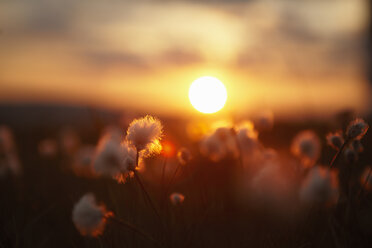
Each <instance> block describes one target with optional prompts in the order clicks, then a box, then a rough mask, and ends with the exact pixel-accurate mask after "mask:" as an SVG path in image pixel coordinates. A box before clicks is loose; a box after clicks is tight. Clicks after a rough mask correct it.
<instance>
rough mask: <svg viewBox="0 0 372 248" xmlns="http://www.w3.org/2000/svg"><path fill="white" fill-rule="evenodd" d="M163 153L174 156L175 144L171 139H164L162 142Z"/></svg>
mask: <svg viewBox="0 0 372 248" xmlns="http://www.w3.org/2000/svg"><path fill="white" fill-rule="evenodd" d="M162 147H163V154H164V156H165V157H172V156H173V155H174V151H175V149H174V145H173V144H172V143H171V142H169V141H164V142H163V143H162Z"/></svg>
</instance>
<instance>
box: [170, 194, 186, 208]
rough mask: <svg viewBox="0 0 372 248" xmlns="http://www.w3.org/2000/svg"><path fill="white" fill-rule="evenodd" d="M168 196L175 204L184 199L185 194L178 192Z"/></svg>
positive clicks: (177, 204) (179, 203)
mask: <svg viewBox="0 0 372 248" xmlns="http://www.w3.org/2000/svg"><path fill="white" fill-rule="evenodd" d="M169 198H170V201H171V203H172V204H173V205H175V206H179V205H181V204H182V203H183V201H184V200H185V196H184V195H183V194H180V193H172V194H171V195H170V197H169Z"/></svg>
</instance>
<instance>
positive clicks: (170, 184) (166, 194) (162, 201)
mask: <svg viewBox="0 0 372 248" xmlns="http://www.w3.org/2000/svg"><path fill="white" fill-rule="evenodd" d="M180 167H181V164H180V163H178V165H177V167H176V170H175V171H174V173H173V175H172V177H171V179H170V180H169V183H168V185H167V187H165V190H164V193H163V195H162V199H161V205H162V209H163V206H164V203H165V200H166V199H167V196H168V193H169V191H170V189H171V187H172V185H173V181H174V179H175V178H176V175H177V172H178V170H179V169H180Z"/></svg>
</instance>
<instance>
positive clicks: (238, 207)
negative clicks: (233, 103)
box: [0, 106, 372, 248]
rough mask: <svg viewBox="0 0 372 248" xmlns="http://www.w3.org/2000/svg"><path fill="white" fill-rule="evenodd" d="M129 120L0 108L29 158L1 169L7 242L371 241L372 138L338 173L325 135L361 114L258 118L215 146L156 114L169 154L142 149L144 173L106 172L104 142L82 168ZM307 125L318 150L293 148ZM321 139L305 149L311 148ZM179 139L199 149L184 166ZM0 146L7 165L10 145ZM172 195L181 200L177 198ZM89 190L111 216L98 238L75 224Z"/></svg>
mask: <svg viewBox="0 0 372 248" xmlns="http://www.w3.org/2000/svg"><path fill="white" fill-rule="evenodd" d="M32 113H33V114H32ZM136 117H142V115H138V116H136ZM128 118H129V117H128ZM122 119H123V117H122V116H120V115H118V114H117V113H108V112H102V113H101V112H96V111H90V110H86V109H83V110H82V109H78V110H76V109H69V108H68V109H57V110H56V109H55V108H50V109H49V108H41V107H34V109H32V112H30V109H27V108H26V109H22V108H20V107H9V106H6V107H2V108H0V125H3V126H2V127H6V128H7V129H9V130H11V133H12V136H13V139H14V144H15V146H14V150H15V151H12V152H14V153H16V156H17V159H18V160H19V165H20V166H21V167H20V168H21V171H20V172H19V171H18V172H17V171H15V170H14V169H13V170H12V169H9V170H8V171H7V170H5V169H4V170H1V172H2V173H1V178H0V184H1V185H0V198H1V204H0V223H1V225H0V247H79V248H81V247H107V248H109V247H372V194H371V191H370V189H371V186H372V183H371V178H372V175H371V178H369V177H367V178H365V179H367V182H365V181H363V180H362V179H363V172H364V171H365V170H366V168H367V166H368V165H369V163H370V160H371V152H370V151H371V145H372V139H371V138H370V137H371V135H369V133H368V132H367V134H366V135H365V136H364V137H363V138H362V139H361V143H362V144H363V147H364V149H363V151H360V152H359V151H354V153H352V152H350V154H347V155H344V154H345V150H347V149H343V150H344V151H342V152H341V153H340V155H339V156H338V157H337V159H336V161H335V163H334V165H333V166H332V170H330V163H331V161H332V159H333V158H334V157H335V155H336V154H337V149H332V148H331V147H330V146H328V145H327V140H326V135H327V134H328V133H329V132H334V131H337V130H339V129H343V130H344V131H345V130H346V128H347V125H348V123H349V122H350V121H351V120H353V119H354V118H352V117H348V118H346V117H345V116H344V118H338V119H337V118H335V120H334V121H333V122H329V123H328V122H323V123H320V122H304V123H289V122H274V126H273V127H272V128H266V129H264V128H263V129H262V130H258V129H260V126H259V125H256V126H255V129H249V130H248V132H252V133H251V134H247V133H245V135H246V136H244V137H245V138H247V137H248V138H249V139H243V140H240V139H239V137H240V136H238V135H239V130H241V129H239V128H242V127H239V124H236V125H234V126H233V127H228V128H226V129H223V131H221V133H220V134H216V130H210V132H214V134H213V135H216V137H218V139H219V141H218V142H217V143H216V141H214V140H213V139H212V141H206V138H205V137H201V138H200V139H191V138H190V137H189V136H188V135H187V134H186V132H185V130H186V124H185V121H184V120H177V119H168V118H161V117H159V120H160V121H161V122H162V125H163V136H162V142H163V151H162V152H161V153H160V154H154V155H153V156H151V157H147V158H144V162H143V163H144V169H140V170H136V173H137V175H138V177H139V179H140V180H136V177H133V175H132V176H129V177H128V178H127V179H126V181H125V182H124V183H123V182H118V181H117V180H116V179H114V178H112V177H108V176H104V173H97V171H95V170H94V169H95V168H96V167H95V166H94V159H95V158H96V156H97V152H99V151H98V150H96V151H95V153H96V154H95V155H94V153H93V157H89V158H90V159H92V161H90V160H88V161H90V162H91V163H90V162H86V161H85V160H84V161H85V162H86V165H85V167H79V168H78V169H77V167H76V164H77V163H80V162H81V161H82V160H83V159H85V158H81V157H79V155H78V154H80V153H79V152H80V151H81V150H82V149H83V148H87V147H88V146H89V147H91V149H93V151H94V149H96V146H97V144H98V142H99V141H100V140H101V142H102V135H103V133H104V132H105V130H107V128H106V126H109V125H110V126H112V125H116V126H118V127H119V134H118V136H119V137H120V139H121V140H124V139H125V135H126V130H127V128H128V124H129V123H130V121H131V118H130V121H127V122H126V123H123V121H121V120H122ZM365 121H366V122H367V123H371V122H370V120H368V119H365ZM303 130H312V131H311V132H312V134H315V135H316V136H317V137H318V138H319V142H320V144H319V149H320V151H319V154H318V155H317V154H315V155H314V154H313V155H314V156H308V157H306V156H305V157H306V158H304V156H298V154H297V156H296V152H295V151H293V150H294V148H293V139H294V138H295V137H296V135H297V134H298V133H300V132H301V131H303ZM115 131H116V129H112V128H111V129H110V131H106V135H107V133H109V135H111V137H113V136H114V134H113V133H114V132H115ZM256 134H257V137H256V136H255V135H256ZM115 135H116V134H115ZM250 135H251V136H250ZM230 136H231V137H230ZM115 137H116V136H115ZM213 138H215V137H213ZM46 139H47V140H48V141H47V142H46V141H45V140H46ZM345 139H346V140H347V135H346V136H345ZM42 142H44V146H43V145H41V144H42ZM164 142H165V143H164ZM0 144H2V143H0ZM203 144H204V148H203ZM216 144H217V145H216ZM308 146H310V148H309V147H308ZM312 146H314V144H313V143H311V142H310V145H305V146H300V148H301V149H304V150H305V151H306V150H307V149H310V155H311V153H314V151H313V150H312V149H314V147H312ZM315 146H317V144H315ZM181 147H185V148H187V150H188V151H189V152H190V154H191V157H192V158H191V159H190V160H187V161H186V163H185V164H180V162H179V160H178V159H177V151H178V150H179V149H180V148H181ZM315 148H316V147H315ZM345 148H346V147H345ZM354 149H356V148H354ZM0 151H1V159H2V160H1V161H2V164H1V166H2V168H7V166H9V165H6V163H9V161H8V159H9V157H7V154H6V149H0ZM315 153H316V152H315ZM353 156H354V157H353ZM79 159H80V160H79ZM305 160H306V161H305ZM4 161H5V162H4ZM107 163H108V162H107ZM317 165H320V166H321V167H317V168H321V170H319V171H317V170H314V168H315V166H317ZM82 168H83V169H82ZM87 168H88V169H87ZM312 173H313V174H314V173H318V174H316V177H317V178H315V179H314V178H311V176H310V175H312ZM130 174H132V173H130ZM309 178H311V179H309ZM309 181H310V182H312V183H309ZM141 183H142V186H143V187H144V189H143V188H141ZM309 185H312V186H309ZM174 192H177V193H180V194H182V195H183V196H184V199H183V200H179V201H177V199H173V201H172V200H171V199H170V195H171V194H172V193H174ZM87 193H92V194H93V195H94V196H95V199H96V201H97V204H98V205H100V204H104V205H105V211H107V212H110V214H111V215H110V216H109V215H107V216H101V219H102V221H104V222H105V226H104V228H103V230H102V231H103V233H102V234H100V235H95V234H93V235H89V233H85V235H82V233H81V230H80V232H79V230H78V228H77V226H76V222H74V221H73V217H72V215H73V209H74V206H75V207H76V204H77V203H78V202H79V200H80V199H81V198H82V197H83V196H84V195H85V194H87ZM146 194H148V197H147V196H146ZM148 198H150V200H149V199H148ZM88 214H89V213H88ZM83 219H84V217H83ZM92 236H94V237H92Z"/></svg>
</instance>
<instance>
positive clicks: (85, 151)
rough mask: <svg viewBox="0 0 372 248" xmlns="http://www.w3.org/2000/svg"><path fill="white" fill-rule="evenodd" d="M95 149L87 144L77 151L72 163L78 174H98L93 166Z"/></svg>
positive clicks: (85, 175)
mask: <svg viewBox="0 0 372 248" xmlns="http://www.w3.org/2000/svg"><path fill="white" fill-rule="evenodd" d="M94 150H95V149H94V147H93V146H89V145H87V146H83V147H81V148H80V149H79V150H78V151H77V153H76V155H75V157H74V161H73V163H72V170H73V171H74V173H75V174H76V175H78V176H83V177H95V176H96V173H95V171H94V168H93V159H94Z"/></svg>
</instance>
